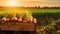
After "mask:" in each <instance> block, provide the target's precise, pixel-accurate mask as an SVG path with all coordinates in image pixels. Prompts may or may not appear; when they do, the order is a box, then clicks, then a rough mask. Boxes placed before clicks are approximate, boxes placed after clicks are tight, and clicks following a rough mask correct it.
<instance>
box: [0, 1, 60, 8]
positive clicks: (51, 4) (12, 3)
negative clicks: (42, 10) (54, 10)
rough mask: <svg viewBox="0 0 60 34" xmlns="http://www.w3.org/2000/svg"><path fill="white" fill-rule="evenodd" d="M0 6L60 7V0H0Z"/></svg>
mask: <svg viewBox="0 0 60 34" xmlns="http://www.w3.org/2000/svg"><path fill="white" fill-rule="evenodd" d="M0 6H17V7H21V6H23V7H35V6H40V7H44V6H48V7H55V6H56V7H60V0H0Z"/></svg>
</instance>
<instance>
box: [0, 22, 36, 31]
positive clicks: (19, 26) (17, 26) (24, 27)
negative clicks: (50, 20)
mask: <svg viewBox="0 0 60 34" xmlns="http://www.w3.org/2000/svg"><path fill="white" fill-rule="evenodd" d="M0 28H1V30H12V31H35V24H34V23H18V22H17V23H13V22H8V23H4V24H1V25H0Z"/></svg>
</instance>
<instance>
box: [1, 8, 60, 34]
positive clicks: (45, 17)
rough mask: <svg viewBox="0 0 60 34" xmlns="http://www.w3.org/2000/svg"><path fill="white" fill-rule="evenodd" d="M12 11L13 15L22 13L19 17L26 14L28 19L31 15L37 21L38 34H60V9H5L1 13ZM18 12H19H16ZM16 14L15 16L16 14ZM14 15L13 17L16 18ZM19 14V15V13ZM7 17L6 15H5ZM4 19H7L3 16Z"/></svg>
mask: <svg viewBox="0 0 60 34" xmlns="http://www.w3.org/2000/svg"><path fill="white" fill-rule="evenodd" d="M6 11H8V12H9V11H10V12H12V14H13V13H14V12H15V13H17V12H22V13H21V15H19V17H23V16H22V15H24V13H26V14H25V15H26V16H25V15H24V16H25V18H27V17H28V16H29V15H30V14H31V15H32V16H33V18H36V19H37V24H36V32H37V34H60V9H52V8H50V9H44V8H43V9H40V8H34V9H33V8H28V9H25V8H24V10H23V8H22V9H21V8H20V9H19V8H18V9H14V8H12V9H11V8H9V9H7V10H5V9H3V10H0V13H1V12H6ZM16 11H17V12H16ZM15 13H14V14H15ZM14 14H13V16H14ZM18 14H19V13H18ZM4 15H5V14H4ZM3 17H6V15H5V16H3Z"/></svg>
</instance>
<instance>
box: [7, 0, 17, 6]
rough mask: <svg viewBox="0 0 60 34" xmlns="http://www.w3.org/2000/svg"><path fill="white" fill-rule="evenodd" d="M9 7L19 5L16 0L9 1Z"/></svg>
mask: <svg viewBox="0 0 60 34" xmlns="http://www.w3.org/2000/svg"><path fill="white" fill-rule="evenodd" d="M7 5H8V6H16V5H17V1H16V0H9V1H8V3H7Z"/></svg>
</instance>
